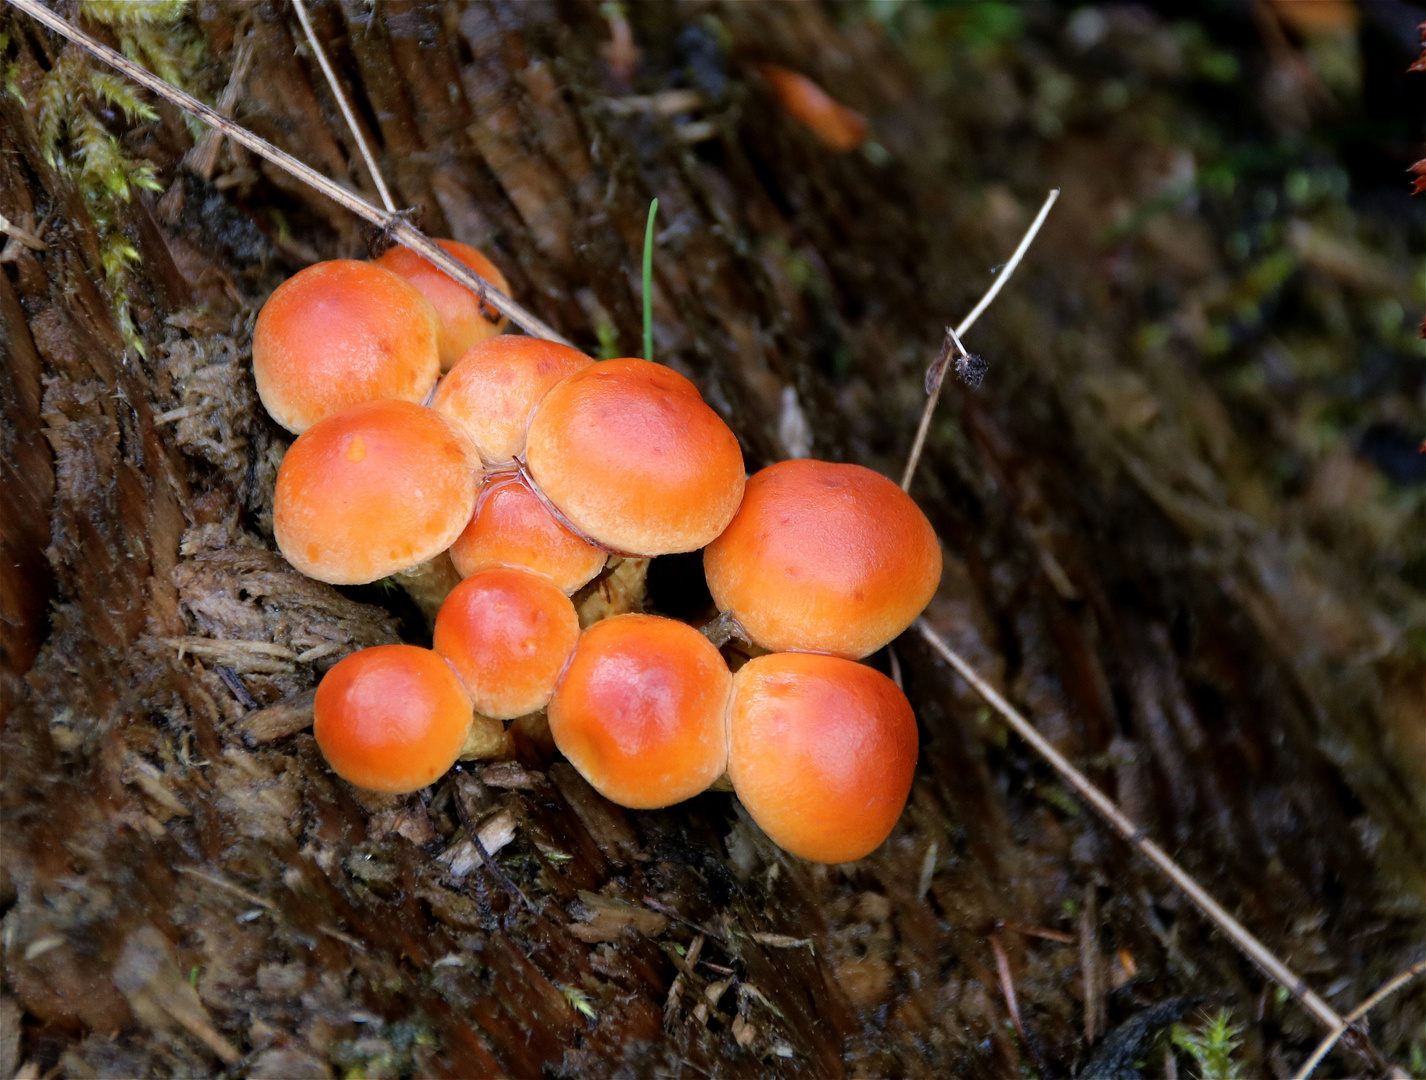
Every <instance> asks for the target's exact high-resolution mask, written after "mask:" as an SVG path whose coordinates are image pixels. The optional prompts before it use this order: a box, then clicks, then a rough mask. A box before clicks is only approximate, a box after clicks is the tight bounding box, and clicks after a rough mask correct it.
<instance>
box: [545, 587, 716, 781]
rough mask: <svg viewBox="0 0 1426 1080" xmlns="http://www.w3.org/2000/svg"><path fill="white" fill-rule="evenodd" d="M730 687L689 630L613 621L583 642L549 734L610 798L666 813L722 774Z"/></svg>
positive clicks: (707, 645)
mask: <svg viewBox="0 0 1426 1080" xmlns="http://www.w3.org/2000/svg"><path fill="white" fill-rule="evenodd" d="M731 686H732V677H731V676H730V675H729V673H728V666H727V665H726V664H725V663H724V662H723V657H722V656H721V655H720V654H719V652H718V650H717V649H715V648H714V647H713V645H712V643H711V642H709V640H708V639H707V638H705V637H704V636H703V635H702V634H700V633H699V632H698V631H697V630H695V629H693V628H692V627H691V626H687V625H685V624H684V623H681V622H675V621H674V620H672V619H664V618H660V617H658V616H656V615H616V616H615V617H613V618H612V619H605V620H604V621H602V622H597V623H595V624H594V625H593V626H591V627H590V628H589V629H588V630H586V631H585V632H584V634H583V636H582V637H581V638H580V640H579V645H578V646H577V647H576V649H575V651H574V659H573V660H571V661H570V665H569V669H568V670H567V671H566V672H565V674H564V677H563V678H562V679H561V680H560V684H559V687H558V688H557V689H556V690H555V696H554V700H553V701H551V702H550V733H551V734H552V735H553V736H554V740H555V745H556V746H558V747H559V749H560V752H561V753H563V754H564V756H565V757H567V758H569V761H570V764H571V765H573V766H574V767H575V768H576V769H578V770H579V772H580V775H582V776H583V777H584V778H585V779H586V780H588V781H589V782H590V783H591V784H592V785H593V786H594V788H595V789H596V790H597V791H598V792H599V793H600V794H601V795H603V796H604V797H605V798H607V799H610V800H612V801H614V802H616V803H618V804H619V805H620V806H629V807H634V808H636V809H651V808H653V807H658V806H669V805H671V804H673V803H676V802H681V801H683V800H684V799H687V798H691V797H692V796H694V795H697V794H698V793H699V792H700V791H703V790H704V789H706V788H707V787H708V785H709V784H711V783H712V782H713V781H714V780H715V779H717V778H718V776H720V775H721V774H722V772H723V769H724V767H725V765H726V764H727V733H726V731H725V727H724V724H725V719H726V715H725V714H726V710H727V706H728V694H729V691H730V689H731Z"/></svg>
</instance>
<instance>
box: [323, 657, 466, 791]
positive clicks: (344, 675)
mask: <svg viewBox="0 0 1426 1080" xmlns="http://www.w3.org/2000/svg"><path fill="white" fill-rule="evenodd" d="M313 715H314V719H313V722H312V734H313V735H315V736H316V738H317V745H318V746H319V747H320V748H321V750H322V756H323V757H325V758H326V759H327V764H328V765H330V766H331V767H332V771H333V772H335V773H336V774H337V775H338V776H340V777H341V778H342V779H343V780H347V781H349V782H351V783H353V784H355V785H356V786H357V787H360V788H366V789H367V790H368V791H385V792H388V793H390V794H393V795H400V794H402V793H404V792H407V791H415V790H416V789H418V788H423V787H425V786H426V785H427V784H431V783H434V782H435V781H436V780H437V779H438V778H439V777H440V776H441V775H442V774H443V773H445V771H446V770H447V769H449V768H450V767H451V766H452V765H454V764H455V760H456V756H457V755H458V754H459V753H460V750H461V745H462V744H463V743H464V742H465V736H466V732H467V731H468V730H469V729H470V724H471V720H472V717H473V714H472V712H471V705H470V698H469V697H467V696H466V692H465V690H464V689H463V688H462V687H461V684H460V680H459V679H457V678H456V674H455V672H454V671H452V670H451V666H450V665H449V664H447V663H446V662H445V661H444V660H442V659H441V658H440V657H439V656H437V655H436V654H435V653H433V652H432V651H431V650H430V649H420V648H417V647H416V646H415V645H377V646H375V647H374V648H370V649H362V650H361V651H360V652H354V653H352V654H351V655H350V656H347V657H346V658H344V659H342V660H340V661H338V662H337V664H336V665H335V666H334V667H333V668H332V669H331V670H330V671H328V672H327V674H326V675H325V676H324V677H323V679H322V684H321V685H320V686H318V687H317V699H316V702H315V703H314V705H313Z"/></svg>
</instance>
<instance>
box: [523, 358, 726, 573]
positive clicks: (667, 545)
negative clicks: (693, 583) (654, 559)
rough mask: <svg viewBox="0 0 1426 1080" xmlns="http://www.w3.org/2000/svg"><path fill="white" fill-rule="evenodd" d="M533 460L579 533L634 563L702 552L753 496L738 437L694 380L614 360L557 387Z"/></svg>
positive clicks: (534, 439) (540, 417) (539, 423)
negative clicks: (639, 558)
mask: <svg viewBox="0 0 1426 1080" xmlns="http://www.w3.org/2000/svg"><path fill="white" fill-rule="evenodd" d="M525 456H526V462H527V463H528V465H529V469H530V473H531V475H532V476H533V477H534V478H535V483H536V484H538V485H539V486H540V490H541V491H543V492H544V493H545V497H546V498H548V499H549V500H550V502H552V503H553V504H554V505H555V506H556V507H557V508H558V509H559V511H560V513H562V514H564V516H565V517H566V518H568V519H569V520H570V522H571V523H573V525H574V527H575V528H577V529H578V530H579V531H580V532H582V533H584V534H585V535H586V536H587V537H589V538H590V539H591V540H594V541H595V542H597V543H600V544H603V545H605V546H606V547H610V548H613V549H614V550H616V551H623V552H627V553H629V554H632V555H666V554H669V553H671V552H675V551H696V550H697V549H698V548H701V547H702V546H703V545H704V544H706V543H708V541H710V540H712V539H713V538H714V537H715V536H717V535H718V534H719V533H720V532H722V531H723V529H724V528H725V527H726V526H727V524H728V522H729V521H730V520H731V519H732V517H733V514H734V513H735V512H736V510H737V508H738V501H739V500H740V499H741V498H742V495H743V482H744V479H745V477H744V473H743V453H742V451H741V450H740V449H739V448H738V440H737V437H736V436H734V434H733V433H732V431H730V430H729V429H728V425H727V424H725V423H723V421H722V420H720V419H719V418H718V414H717V413H715V412H714V411H713V410H712V409H710V408H709V407H708V406H707V405H706V404H705V403H704V401H703V398H702V397H700V396H699V393H698V389H697V388H696V387H695V386H694V385H693V384H692V383H691V382H689V381H688V380H687V379H685V378H684V377H683V376H682V375H680V374H678V372H676V371H673V370H672V369H670V368H666V367H663V366H662V365H659V364H651V363H649V362H648V361H646V360H606V361H604V362H603V363H599V364H595V365H594V366H593V367H589V368H585V369H584V370H583V371H580V372H576V373H575V374H573V375H571V376H569V377H568V378H567V379H565V380H564V381H563V382H561V383H559V384H558V385H556V386H555V387H554V388H553V389H552V390H550V392H549V393H548V394H546V395H545V399H544V401H542V402H540V405H539V407H538V408H537V409H536V410H535V418H534V420H533V421H532V422H531V424H530V434H529V438H528V441H527V444H526V450H525Z"/></svg>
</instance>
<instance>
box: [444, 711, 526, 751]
mask: <svg viewBox="0 0 1426 1080" xmlns="http://www.w3.org/2000/svg"><path fill="white" fill-rule="evenodd" d="M514 756H515V740H514V739H513V738H512V737H511V735H510V733H509V732H508V731H506V730H505V725H504V724H502V723H501V722H500V721H499V720H494V719H491V718H490V717H489V716H482V715H481V714H480V713H476V714H475V718H474V719H473V720H471V723H470V730H469V731H468V732H466V736H465V743H464V744H463V745H462V746H461V748H460V754H459V755H458V760H460V761H510V760H511V759H512V758H514Z"/></svg>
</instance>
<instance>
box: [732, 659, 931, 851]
mask: <svg viewBox="0 0 1426 1080" xmlns="http://www.w3.org/2000/svg"><path fill="white" fill-rule="evenodd" d="M728 729H729V742H728V777H729V779H731V780H732V781H733V790H734V791H736V792H737V794H738V798H739V799H741V800H742V803H743V806H745V807H746V808H747V811H748V813H749V814H751V815H752V818H753V820H754V821H756V822H757V823H758V826H759V827H760V828H761V829H762V830H763V832H765V833H767V834H768V836H769V837H771V838H772V840H773V842H774V843H776V844H777V845H778V846H779V847H781V848H783V849H784V850H786V851H790V852H792V854H794V855H798V856H801V857H802V858H804V859H810V860H812V861H813V862H825V863H841V862H851V861H852V860H853V859H860V858H862V857H863V856H864V855H867V854H870V853H871V852H872V851H874V850H875V849H876V848H877V846H878V845H879V844H881V842H882V841H883V840H885V839H886V838H887V836H888V835H889V834H890V832H891V829H892V826H893V825H895V824H896V819H897V818H898V817H900V816H901V810H902V807H904V806H905V805H906V797H907V795H908V794H909V793H910V791H911V776H912V773H913V772H914V771H915V768H916V752H917V746H916V744H917V739H916V718H915V717H914V716H913V715H912V712H911V704H910V702H908V701H907V700H906V695H905V694H903V693H902V692H901V691H900V690H898V689H897V688H896V684H895V683H894V682H892V681H891V680H890V679H888V678H887V677H886V676H885V675H883V674H881V672H879V671H876V670H875V669H873V668H869V667H866V666H865V665H863V664H858V663H856V662H854V661H852V660H843V659H841V658H840V657H836V656H820V655H816V654H813V653H773V654H772V655H769V656H760V657H758V658H756V659H755V660H750V661H749V662H748V663H747V664H745V665H744V666H743V667H742V668H741V669H740V670H739V671H738V673H737V675H735V676H734V677H733V705H732V709H731V710H730V712H729V723H728Z"/></svg>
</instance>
